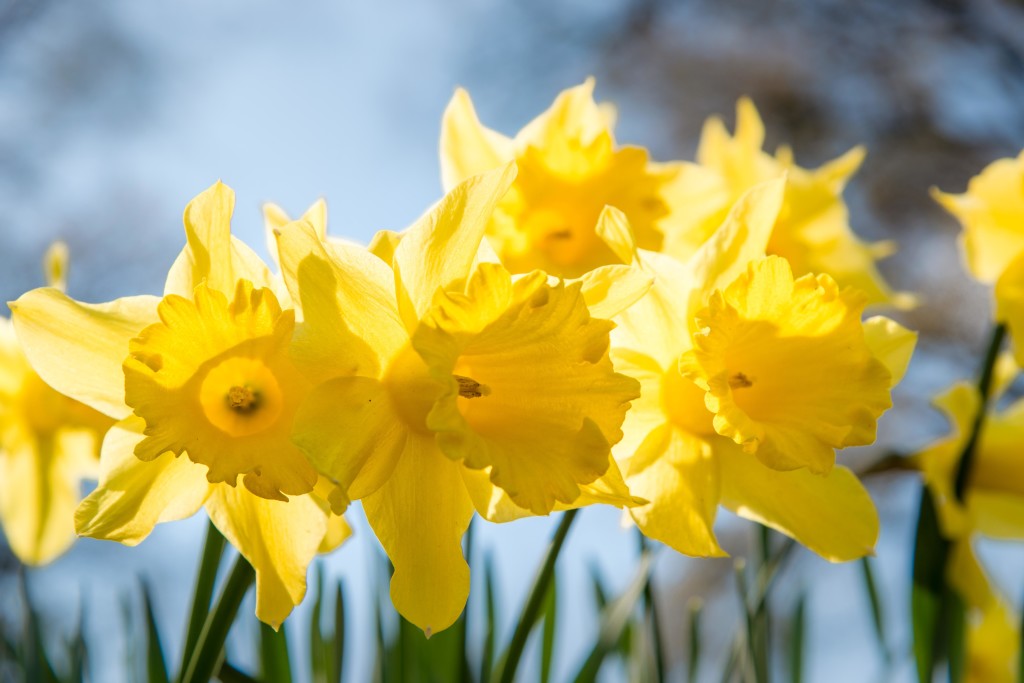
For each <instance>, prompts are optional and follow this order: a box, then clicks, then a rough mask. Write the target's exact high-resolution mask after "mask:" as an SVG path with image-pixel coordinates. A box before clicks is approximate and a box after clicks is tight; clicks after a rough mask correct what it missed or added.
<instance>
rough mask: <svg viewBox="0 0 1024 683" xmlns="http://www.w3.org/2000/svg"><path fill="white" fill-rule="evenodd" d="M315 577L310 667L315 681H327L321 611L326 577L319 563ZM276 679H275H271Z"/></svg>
mask: <svg viewBox="0 0 1024 683" xmlns="http://www.w3.org/2000/svg"><path fill="white" fill-rule="evenodd" d="M313 576H314V578H313V581H312V582H311V583H312V584H313V585H314V586H315V587H316V599H315V600H314V601H313V610H312V611H311V612H310V615H309V659H310V668H311V669H312V671H313V681H314V683H327V679H328V673H327V656H326V647H327V645H326V643H325V642H324V634H323V628H322V625H321V621H322V620H321V616H320V615H321V613H322V611H323V602H324V577H323V570H322V569H321V568H320V565H319V564H317V565H316V567H315V569H314V574H313ZM270 680H274V679H270Z"/></svg>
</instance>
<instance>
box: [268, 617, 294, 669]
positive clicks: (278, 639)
mask: <svg viewBox="0 0 1024 683" xmlns="http://www.w3.org/2000/svg"><path fill="white" fill-rule="evenodd" d="M286 625H287V624H281V628H280V629H278V630H277V631H275V630H274V629H272V628H270V627H269V626H267V625H266V624H264V623H263V622H262V621H261V622H260V673H261V674H262V676H263V680H265V681H274V683H291V680H292V667H291V661H290V660H289V658H288V630H287V629H286V628H285V626H286Z"/></svg>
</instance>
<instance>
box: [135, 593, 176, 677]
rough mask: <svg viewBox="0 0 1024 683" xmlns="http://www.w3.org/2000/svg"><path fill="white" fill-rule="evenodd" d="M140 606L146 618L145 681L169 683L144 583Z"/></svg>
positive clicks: (151, 600)
mask: <svg viewBox="0 0 1024 683" xmlns="http://www.w3.org/2000/svg"><path fill="white" fill-rule="evenodd" d="M142 606H143V610H144V612H145V616H146V680H148V681H149V683H169V681H170V678H169V677H168V675H167V660H166V659H165V658H164V648H163V645H162V644H161V643H160V630H159V629H158V628H157V625H156V614H155V613H154V611H153V596H152V592H151V591H150V588H149V583H147V582H146V581H142Z"/></svg>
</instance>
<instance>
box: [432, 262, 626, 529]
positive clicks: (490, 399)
mask: <svg viewBox="0 0 1024 683" xmlns="http://www.w3.org/2000/svg"><path fill="white" fill-rule="evenodd" d="M610 328H611V324H610V323H608V322H607V321H604V320H598V319H593V318H591V317H590V315H589V313H588V311H587V308H586V305H585V303H584V301H583V298H582V296H581V294H580V291H579V286H578V285H577V286H568V287H567V286H565V285H564V284H562V283H559V284H558V285H556V286H551V285H550V284H548V281H547V278H546V276H545V275H544V274H543V273H535V274H534V275H533V276H529V277H524V278H521V279H519V280H517V281H516V282H514V283H513V282H512V280H511V277H510V276H509V274H508V272H507V271H506V270H504V268H502V267H501V266H498V265H494V264H481V266H480V268H479V269H478V270H477V271H476V273H475V274H474V276H473V278H472V279H471V280H470V282H469V285H468V286H467V289H466V293H465V295H445V296H439V297H438V300H437V303H436V305H435V307H434V309H432V312H431V317H430V319H429V322H427V323H426V324H424V325H423V326H421V327H420V328H419V330H417V333H416V334H415V335H414V337H413V345H414V347H415V348H416V350H417V351H419V353H420V354H421V355H422V356H423V359H424V360H425V361H426V363H427V365H428V366H429V367H430V369H431V373H432V374H433V375H434V377H435V378H436V379H437V380H438V381H440V382H444V383H446V384H447V391H446V392H445V393H444V394H443V395H442V396H441V397H440V399H439V400H438V402H437V404H436V405H435V406H434V408H433V409H432V411H431V412H430V414H429V416H428V418H427V425H428V427H430V429H431V430H433V431H435V432H437V439H438V444H439V446H440V447H441V450H442V451H444V452H445V454H447V455H448V456H449V457H451V458H454V459H461V460H464V462H465V464H466V466H467V467H470V468H473V469H483V468H485V467H490V468H491V480H492V481H493V482H494V483H495V484H496V485H498V486H500V487H501V488H503V489H504V490H505V491H506V492H508V494H509V496H511V498H512V500H513V501H514V502H515V503H516V504H517V505H520V506H522V507H525V508H528V509H529V510H531V511H532V512H534V513H535V514H546V513H547V512H550V511H551V510H552V509H553V506H554V505H555V503H556V501H557V502H560V503H565V504H569V503H572V502H573V501H574V500H576V498H577V497H578V496H579V495H580V489H579V486H580V484H587V483H590V482H592V481H594V480H595V479H597V478H598V477H599V476H601V475H602V474H604V472H605V471H606V469H607V467H608V455H609V451H610V444H612V443H615V442H616V441H618V440H619V439H620V438H621V434H622V433H621V430H620V425H621V424H622V419H623V417H624V415H625V411H626V410H627V409H628V402H629V401H630V400H631V399H633V398H635V397H636V396H637V395H638V391H637V390H638V387H637V385H636V382H635V381H634V380H631V379H629V378H627V377H625V376H623V375H619V374H617V373H615V372H613V370H612V366H611V362H610V361H609V359H608V356H607V348H608V331H609V329H610ZM470 387H475V388H473V389H471V388H470ZM526 425H529V428H528V429H525V428H524V426H526Z"/></svg>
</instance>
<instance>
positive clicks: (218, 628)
mask: <svg viewBox="0 0 1024 683" xmlns="http://www.w3.org/2000/svg"><path fill="white" fill-rule="evenodd" d="M255 579H256V573H255V572H254V571H253V569H252V567H251V566H249V563H248V562H247V561H246V559H245V558H244V557H242V556H241V555H239V556H238V558H237V559H236V560H235V564H234V566H233V567H232V568H231V572H230V573H229V574H228V577H227V579H225V581H224V587H223V588H222V589H221V593H220V596H219V597H218V598H217V604H216V605H215V606H214V608H213V611H212V612H210V614H209V615H208V616H207V617H206V621H205V622H203V630H202V631H201V632H200V633H199V639H198V640H197V641H196V646H195V649H194V650H193V651H192V652H191V653H190V656H189V658H188V665H187V666H186V667H185V673H184V675H183V676H182V681H183V683H206V682H207V681H209V680H210V677H211V676H212V675H213V672H214V669H215V668H216V667H217V663H218V661H219V660H220V658H221V652H222V651H223V649H224V641H226V640H227V637H228V631H230V630H231V624H232V623H233V622H234V620H235V615H237V614H238V607H239V606H240V605H241V604H242V599H243V598H244V597H245V594H246V592H248V590H249V587H250V586H252V584H253V581H255Z"/></svg>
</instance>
